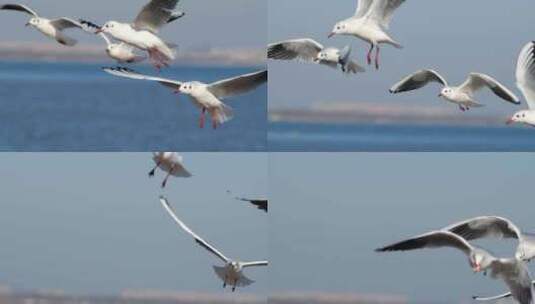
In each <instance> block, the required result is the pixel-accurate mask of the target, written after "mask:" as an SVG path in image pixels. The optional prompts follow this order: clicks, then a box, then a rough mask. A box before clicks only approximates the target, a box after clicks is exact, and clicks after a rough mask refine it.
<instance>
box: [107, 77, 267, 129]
mask: <svg viewBox="0 0 535 304" xmlns="http://www.w3.org/2000/svg"><path fill="white" fill-rule="evenodd" d="M104 71H106V72H107V73H110V74H112V75H115V76H119V77H125V78H131V79H138V80H149V81H156V82H159V83H160V84H162V85H164V86H166V87H168V88H171V89H173V90H174V91H175V93H183V94H186V95H188V96H189V97H190V99H191V100H192V101H193V103H194V104H195V105H196V106H197V107H198V108H199V109H201V116H200V119H199V120H200V121H199V125H200V128H204V120H205V114H206V112H208V113H209V114H210V116H211V118H212V126H213V128H214V129H217V127H218V126H219V125H221V124H223V123H224V122H226V121H229V120H230V119H232V117H233V112H232V108H230V107H229V106H227V105H226V104H224V103H223V102H222V101H221V99H225V98H227V97H232V96H236V95H239V94H244V93H247V92H249V91H252V90H254V89H255V88H257V87H258V86H260V85H262V84H263V83H266V82H267V80H268V72H267V71H266V70H264V71H258V72H254V73H250V74H245V75H240V76H237V77H233V78H229V79H224V80H220V81H217V82H213V83H210V84H207V83H202V82H199V81H192V82H181V81H177V80H171V79H165V78H160V77H153V76H148V75H143V74H139V73H137V72H136V71H134V70H131V69H127V68H122V67H116V68H104Z"/></svg>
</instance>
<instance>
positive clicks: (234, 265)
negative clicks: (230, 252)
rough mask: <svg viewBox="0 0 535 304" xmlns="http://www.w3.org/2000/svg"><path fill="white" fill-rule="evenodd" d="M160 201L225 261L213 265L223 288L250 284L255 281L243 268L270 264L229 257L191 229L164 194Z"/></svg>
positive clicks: (201, 241) (198, 242)
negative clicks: (219, 264)
mask: <svg viewBox="0 0 535 304" xmlns="http://www.w3.org/2000/svg"><path fill="white" fill-rule="evenodd" d="M160 202H161V204H162V206H163V207H164V208H165V210H166V211H167V212H168V213H169V215H170V216H171V217H172V218H173V220H175V222H176V223H177V224H178V225H179V226H180V228H182V230H184V231H186V232H187V233H188V234H189V235H191V236H192V237H193V239H194V240H195V242H196V243H197V244H199V245H200V246H201V247H203V248H204V249H206V250H208V251H210V252H211V253H212V254H214V255H215V256H216V257H218V258H219V259H220V260H221V261H223V262H224V263H225V266H222V267H221V266H213V267H214V271H215V273H216V274H217V276H218V277H219V278H220V279H221V280H222V281H223V288H226V287H227V285H230V286H232V291H233V292H234V291H235V290H236V287H243V286H248V285H251V284H252V283H254V281H253V280H251V279H249V278H247V277H246V276H245V275H244V274H243V270H244V269H245V268H247V267H257V266H268V261H255V262H240V261H235V260H231V259H229V258H227V257H226V256H225V255H224V254H222V253H221V252H220V251H218V250H217V249H216V248H215V247H213V246H212V245H210V244H209V243H208V242H206V241H205V240H203V239H202V238H201V237H200V236H198V235H197V234H195V232H193V231H192V230H191V229H189V227H188V226H186V224H184V223H183V222H182V221H181V220H180V219H179V218H178V217H177V216H176V214H175V211H174V210H173V208H172V207H171V205H170V204H169V202H168V201H167V199H166V198H165V197H163V196H160Z"/></svg>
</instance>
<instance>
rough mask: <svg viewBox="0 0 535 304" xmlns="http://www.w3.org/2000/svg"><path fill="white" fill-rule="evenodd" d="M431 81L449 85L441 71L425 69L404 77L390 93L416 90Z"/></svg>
mask: <svg viewBox="0 0 535 304" xmlns="http://www.w3.org/2000/svg"><path fill="white" fill-rule="evenodd" d="M430 82H438V83H440V84H442V85H443V86H447V85H448V83H447V82H446V79H444V77H442V76H440V74H439V73H437V72H436V71H434V70H430V69H425V70H419V71H417V72H415V73H413V74H410V75H408V76H406V77H405V78H403V79H402V80H401V81H399V82H398V83H396V84H395V85H394V86H392V88H390V93H393V94H395V93H400V92H407V91H412V90H416V89H419V88H422V87H424V86H426V85H427V84H428V83H430Z"/></svg>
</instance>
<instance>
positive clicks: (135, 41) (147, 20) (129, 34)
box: [97, 0, 184, 69]
mask: <svg viewBox="0 0 535 304" xmlns="http://www.w3.org/2000/svg"><path fill="white" fill-rule="evenodd" d="M178 2H179V0H151V1H150V2H149V3H148V4H147V5H145V6H144V7H143V9H142V10H141V12H140V13H139V14H138V16H137V17H136V19H135V20H134V23H133V24H128V23H121V22H117V21H108V22H106V23H105V24H104V26H102V28H100V29H98V30H97V34H98V33H101V32H103V33H107V34H109V35H111V36H112V37H113V38H115V39H117V40H119V41H122V42H124V43H127V44H129V45H132V46H134V47H137V48H139V49H141V50H145V51H147V52H148V53H149V58H150V59H151V61H152V64H153V65H154V66H155V67H156V68H157V69H161V68H162V67H166V66H169V62H170V61H172V60H174V59H175V53H174V51H173V48H174V47H176V46H175V45H173V44H171V43H167V42H165V41H163V40H162V39H161V38H160V37H159V36H158V30H159V29H160V28H161V27H162V26H164V25H166V24H167V23H169V22H172V21H174V20H176V19H178V18H180V17H182V16H183V15H184V13H182V12H177V11H175V9H176V6H177V4H178Z"/></svg>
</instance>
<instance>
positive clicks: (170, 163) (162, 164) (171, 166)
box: [149, 152, 192, 188]
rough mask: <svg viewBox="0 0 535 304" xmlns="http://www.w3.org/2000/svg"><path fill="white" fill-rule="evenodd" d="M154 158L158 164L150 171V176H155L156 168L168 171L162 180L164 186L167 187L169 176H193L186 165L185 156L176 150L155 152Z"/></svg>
mask: <svg viewBox="0 0 535 304" xmlns="http://www.w3.org/2000/svg"><path fill="white" fill-rule="evenodd" d="M152 160H153V161H154V163H156V166H155V167H154V168H152V170H150V172H149V177H153V176H154V173H155V172H156V168H160V169H161V170H162V171H164V172H167V175H166V176H165V179H164V180H163V182H162V188H165V185H166V184H167V180H168V179H169V176H171V175H172V176H175V177H191V176H192V175H191V173H189V171H188V170H187V169H186V168H185V167H184V159H183V157H182V156H181V155H180V154H178V153H176V152H153V153H152Z"/></svg>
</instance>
